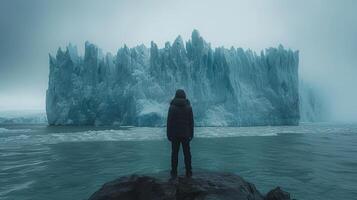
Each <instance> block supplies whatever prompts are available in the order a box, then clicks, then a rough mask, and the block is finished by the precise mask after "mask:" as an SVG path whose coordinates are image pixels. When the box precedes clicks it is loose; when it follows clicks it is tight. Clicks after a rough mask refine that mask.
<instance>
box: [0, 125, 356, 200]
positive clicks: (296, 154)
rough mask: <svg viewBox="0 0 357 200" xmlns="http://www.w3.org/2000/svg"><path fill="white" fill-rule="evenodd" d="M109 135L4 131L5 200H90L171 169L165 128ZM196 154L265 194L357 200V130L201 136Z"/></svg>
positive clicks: (1, 193) (198, 163) (200, 132)
mask: <svg viewBox="0 0 357 200" xmlns="http://www.w3.org/2000/svg"><path fill="white" fill-rule="evenodd" d="M105 129H106V128H105V127H103V128H101V129H97V130H95V129H94V128H91V127H62V128H61V127H60V128H59V127H57V128H49V127H46V126H45V125H37V126H20V125H16V126H14V125H13V126H0V199H3V200H9V199H11V200H13V199H16V200H17V199H19V200H25V199H31V200H32V199H33V200H42V199H46V200H47V199H51V200H56V199H58V200H59V199H61V200H63V199H76V200H78V199H87V198H88V197H89V196H90V195H91V194H92V193H93V192H94V191H96V190H97V189H98V188H99V187H100V186H101V185H102V184H103V183H105V182H106V181H109V180H112V179H114V178H116V177H118V176H121V175H125V174H130V173H153V172H156V171H161V170H167V169H169V160H170V157H169V156H170V145H169V143H168V142H167V141H166V140H165V132H164V129H163V128H125V129H119V130H105ZM191 148H192V156H193V167H194V169H195V168H196V169H197V168H203V169H211V170H221V171H230V172H234V173H237V174H239V175H241V176H243V177H244V178H245V179H247V180H249V181H251V182H253V183H255V185H256V186H257V188H258V189H259V190H260V191H261V192H264V193H265V192H267V191H268V190H269V189H272V188H274V187H275V186H277V185H280V186H282V187H283V188H284V189H285V190H287V191H289V192H291V194H292V195H293V197H294V198H297V199H311V200H319V199H321V200H327V199H356V198H357V125H353V124H344V125H336V124H334V125H333V124H304V125H301V126H290V127H285V126H284V127H247V128H213V127H211V128H209V127H208V128H196V137H195V138H194V140H193V142H192V147H191ZM181 159H182V157H181ZM181 163H182V160H181ZM180 167H181V172H183V168H182V167H183V166H182V165H181V166H180Z"/></svg>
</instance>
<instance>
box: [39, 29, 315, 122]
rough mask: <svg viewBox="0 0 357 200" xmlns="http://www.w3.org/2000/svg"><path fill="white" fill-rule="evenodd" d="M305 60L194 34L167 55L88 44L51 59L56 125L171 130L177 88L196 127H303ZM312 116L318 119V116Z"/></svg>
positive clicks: (51, 117)
mask: <svg viewBox="0 0 357 200" xmlns="http://www.w3.org/2000/svg"><path fill="white" fill-rule="evenodd" d="M298 66H299V53H298V51H292V50H287V49H284V48H283V46H279V47H278V48H268V49H265V50H264V51H261V52H260V54H257V53H255V52H253V51H251V50H243V49H242V48H233V47H232V48H230V49H226V48H223V47H219V48H215V49H213V48H211V46H210V44H209V43H207V42H205V40H204V39H203V38H202V37H201V36H200V34H199V33H198V31H196V30H194V31H193V33H192V36H191V40H189V41H188V42H186V44H185V43H184V42H183V40H182V38H181V37H180V36H179V37H177V38H176V40H175V41H174V42H173V43H172V44H170V43H169V42H167V43H166V44H165V47H164V48H162V49H160V48H158V46H157V45H156V44H155V43H154V42H151V47H150V48H147V47H145V46H144V45H140V46H136V47H134V48H128V47H127V46H124V47H123V48H121V49H119V50H118V52H117V54H116V55H114V56H113V55H111V54H107V55H103V54H102V53H101V51H100V49H98V48H97V47H96V46H95V45H93V44H90V43H88V42H86V44H85V53H84V57H80V56H78V54H77V50H76V48H75V47H74V46H72V45H69V46H68V47H67V49H66V50H65V51H63V50H61V49H58V51H57V55H56V57H55V58H54V57H52V56H51V55H50V74H49V85H48V90H47V96H46V111H47V118H48V123H49V124H50V125H134V126H162V125H165V119H166V115H167V109H168V106H169V103H170V100H171V99H172V97H173V95H174V94H175V91H176V89H178V88H182V89H184V90H185V91H186V93H187V96H188V98H189V99H190V101H191V104H192V107H193V111H194V115H195V125H198V126H253V125H297V124H298V123H299V120H300V109H299V107H300V106H299V77H298ZM311 115H312V114H311Z"/></svg>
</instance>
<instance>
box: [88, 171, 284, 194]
mask: <svg viewBox="0 0 357 200" xmlns="http://www.w3.org/2000/svg"><path fill="white" fill-rule="evenodd" d="M119 199H120V200H122V199H123V200H131V199H135V200H151V199H153V200H154V199H155V200H164V199H167V200H170V199H176V200H204V199H207V200H213V199H222V200H290V194H289V193H287V192H285V191H283V190H282V189H281V188H280V187H277V188H275V189H274V190H271V191H270V192H269V193H268V194H267V195H266V196H263V195H262V194H261V193H260V192H259V191H258V190H257V189H256V187H255V186H254V184H252V183H249V182H247V181H245V180H244V179H243V178H242V177H240V176H238V175H236V174H232V173H221V172H207V171H204V172H196V173H195V174H194V176H193V177H191V178H186V177H184V176H179V177H177V178H176V179H171V178H169V173H168V172H161V173H158V174H154V175H131V176H125V177H120V178H118V179H116V180H114V181H111V182H108V183H106V184H104V185H103V186H102V188H100V189H99V190H98V191H97V192H95V193H94V194H92V196H91V197H90V198H89V200H119Z"/></svg>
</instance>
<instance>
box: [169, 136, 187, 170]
mask: <svg viewBox="0 0 357 200" xmlns="http://www.w3.org/2000/svg"><path fill="white" fill-rule="evenodd" d="M180 143H181V144H182V149H183V155H184V157H185V168H186V172H191V169H192V167H191V152H190V140H189V139H188V138H175V139H173V140H172V142H171V145H172V149H171V172H172V173H177V165H178V153H179V150H180Z"/></svg>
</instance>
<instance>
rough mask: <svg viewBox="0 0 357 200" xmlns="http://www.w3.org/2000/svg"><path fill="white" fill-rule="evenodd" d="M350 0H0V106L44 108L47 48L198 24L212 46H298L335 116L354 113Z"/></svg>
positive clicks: (150, 35) (131, 40) (146, 38)
mask: <svg viewBox="0 0 357 200" xmlns="http://www.w3.org/2000/svg"><path fill="white" fill-rule="evenodd" d="M356 10H357V1H354V0H341V1H338V0H335V1H326V0H310V1H307V0H306V1H292V0H291V1H289V0H260V1H258V0H249V1H238V0H231V1H230V0H219V1H218V0H217V1H209V0H195V1H193V0H191V1H179V0H176V1H171V0H151V1H149V0H147V1H146V0H141V1H139V0H130V1H129V0H127V1H124V0H117V1H110V0H100V1H99V0H98V1H85V0H80V1H75V0H61V1H55V0H0V110H14V109H44V106H45V92H46V88H47V81H48V53H54V52H56V50H57V48H58V47H59V46H62V47H65V46H66V45H67V44H68V43H69V42H71V43H73V44H76V45H77V46H78V47H79V49H80V50H82V51H83V46H84V42H85V41H86V40H88V41H91V42H93V43H95V44H97V45H98V46H99V47H100V48H102V49H103V51H104V52H106V51H109V52H113V53H115V52H116V51H117V49H118V48H119V47H121V46H123V45H124V43H126V44H127V45H128V46H130V47H132V46H135V45H137V44H141V43H144V44H145V45H147V46H148V45H149V44H150V41H151V40H153V41H155V42H157V43H158V44H159V45H160V46H163V44H164V42H165V41H173V40H174V39H175V38H176V36H177V35H179V34H180V35H182V37H183V38H184V40H188V39H189V37H190V34H191V32H192V30H193V29H198V30H199V31H200V33H201V35H202V36H203V37H204V38H205V40H206V41H208V42H210V43H211V44H212V46H214V47H215V46H221V45H224V46H225V47H230V46H235V47H243V48H251V49H253V50H256V51H260V50H261V49H264V48H267V47H271V46H277V45H278V44H283V45H284V46H285V47H287V48H292V49H294V50H299V51H300V76H301V77H303V78H304V79H305V80H308V81H313V82H315V83H316V84H318V85H319V86H320V87H321V90H322V91H325V92H327V94H328V95H327V98H328V99H329V100H330V101H331V103H332V104H331V109H332V111H333V116H334V118H335V119H339V120H353V119H357V92H356V91H357V90H356V88H355V87H357V12H356Z"/></svg>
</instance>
